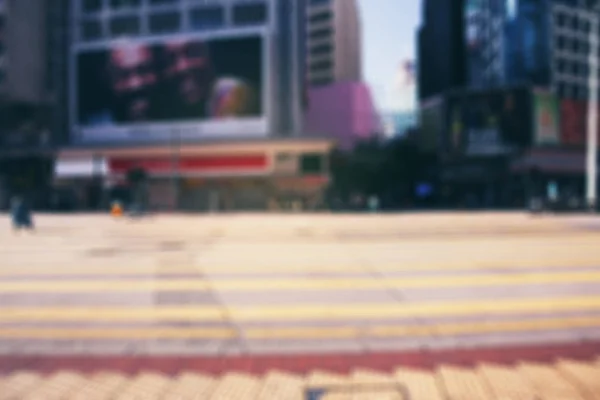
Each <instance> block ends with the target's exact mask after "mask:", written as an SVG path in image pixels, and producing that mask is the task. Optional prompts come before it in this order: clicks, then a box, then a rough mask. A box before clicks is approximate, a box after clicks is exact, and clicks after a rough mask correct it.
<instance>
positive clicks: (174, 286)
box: [0, 271, 600, 293]
mask: <svg viewBox="0 0 600 400" xmlns="http://www.w3.org/2000/svg"><path fill="white" fill-rule="evenodd" d="M598 282H600V271H598V272H565V273H530V274H526V273H514V274H500V275H499V274H487V275H483V274H478V275H466V276H442V277H440V276H437V277H416V278H415V277H406V278H386V279H381V278H329V279H317V278H309V279H306V278H294V279H290V278H287V279H256V280H254V279H253V280H216V279H213V280H199V279H170V280H143V281H134V282H127V281H114V280H94V281H89V280H88V281H86V280H73V281H70V280H67V281H58V282H53V281H26V282H0V292H2V293H29V292H32V293H80V292H85V293H90V292H107V293H117V292H126V293H132V292H163V291H209V290H216V291H261V292H262V291H267V290H268V291H282V290H307V291H309V290H328V291H330V290H370V289H385V288H394V289H422V288H451V287H456V288H459V287H487V286H505V285H529V284H558V283H568V284H573V283H598Z"/></svg>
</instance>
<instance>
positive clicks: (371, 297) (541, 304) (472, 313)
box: [0, 213, 600, 356]
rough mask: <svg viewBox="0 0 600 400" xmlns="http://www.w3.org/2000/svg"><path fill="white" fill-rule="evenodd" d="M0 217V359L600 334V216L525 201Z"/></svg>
mask: <svg viewBox="0 0 600 400" xmlns="http://www.w3.org/2000/svg"><path fill="white" fill-rule="evenodd" d="M36 223H37V226H38V230H37V232H36V233H35V234H27V233H24V234H19V235H16V234H14V233H13V232H11V231H10V230H9V221H8V219H7V218H6V217H0V226H4V227H6V228H5V229H4V230H3V231H1V233H0V257H1V259H0V265H1V266H2V268H0V354H4V355H9V354H10V355H27V354H48V355H52V354H102V355H107V354H114V355H134V354H135V355H140V354H145V355H148V354H150V355H159V354H162V355H164V354H169V355H178V354H181V355H183V354H186V355H190V354H196V355H204V356H215V355H231V356H235V355H254V354H262V355H264V354H282V353H287V354H295V353H307V352H310V353H321V354H323V353H339V352H345V353H363V352H365V351H369V352H377V351H400V350H422V349H456V348H471V347H480V346H499V345H515V344H531V343H539V342H547V343H575V342H581V341H582V340H588V339H589V340H593V339H597V338H598V337H600V246H598V243H599V240H600V231H599V230H598V229H600V224H599V223H598V222H597V221H596V220H595V219H593V218H592V217H576V218H575V217H550V216H544V217H531V216H529V215H521V214H509V213H505V214H469V215H466V214H423V215H391V214H390V215H325V214H323V215H242V214H240V215H228V216H225V215H224V216H219V215H214V216H197V215H189V216H188V215H177V216H157V217H151V218H148V219H142V220H137V221H129V220H126V219H122V220H114V219H111V218H110V217H108V216H104V215H96V216H89V215H88V216H50V215H47V216H38V217H37V220H36Z"/></svg>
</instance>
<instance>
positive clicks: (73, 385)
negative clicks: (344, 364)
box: [21, 371, 87, 400]
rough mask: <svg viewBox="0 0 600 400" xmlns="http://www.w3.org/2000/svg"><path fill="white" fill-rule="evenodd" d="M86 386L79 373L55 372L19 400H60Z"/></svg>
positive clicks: (85, 380) (84, 378)
mask: <svg viewBox="0 0 600 400" xmlns="http://www.w3.org/2000/svg"><path fill="white" fill-rule="evenodd" d="M86 384H87V378H86V377H84V376H83V375H81V374H79V373H75V372H68V371H63V372H57V373H55V374H53V375H52V376H50V377H47V378H45V379H44V381H43V382H42V383H41V384H40V385H38V386H36V387H35V388H34V389H33V390H31V391H30V392H28V393H24V394H23V395H22V397H21V400H62V399H64V398H67V397H68V396H70V395H71V394H72V393H73V392H74V391H75V390H77V389H79V388H81V387H83V386H85V385H86Z"/></svg>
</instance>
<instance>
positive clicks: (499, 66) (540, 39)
mask: <svg viewBox="0 0 600 400" xmlns="http://www.w3.org/2000/svg"><path fill="white" fill-rule="evenodd" d="M553 3H556V1H553V0H521V1H515V0H509V1H505V0H503V1H500V0H470V1H469V3H468V5H467V8H466V10H465V14H466V17H467V21H468V24H469V25H468V26H469V27H468V29H467V30H468V35H467V38H466V40H467V43H468V44H469V46H468V48H469V54H468V56H469V61H470V63H469V78H470V79H469V82H470V84H471V85H472V86H477V87H492V86H502V85H515V84H531V85H535V86H548V85H549V84H550V80H551V76H550V65H551V62H550V54H551V48H552V41H551V40H550V38H551V31H552V26H553V21H552V18H551V8H552V6H553Z"/></svg>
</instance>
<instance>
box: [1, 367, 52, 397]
mask: <svg viewBox="0 0 600 400" xmlns="http://www.w3.org/2000/svg"><path fill="white" fill-rule="evenodd" d="M42 379H43V378H42V376H41V375H40V374H37V373H33V372H27V371H20V372H13V373H11V374H10V375H7V376H5V377H4V378H3V379H2V382H0V399H1V400H19V399H21V398H23V396H25V395H27V394H28V393H31V392H32V391H33V390H34V389H35V388H36V387H37V386H39V385H40V383H41V382H42Z"/></svg>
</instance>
